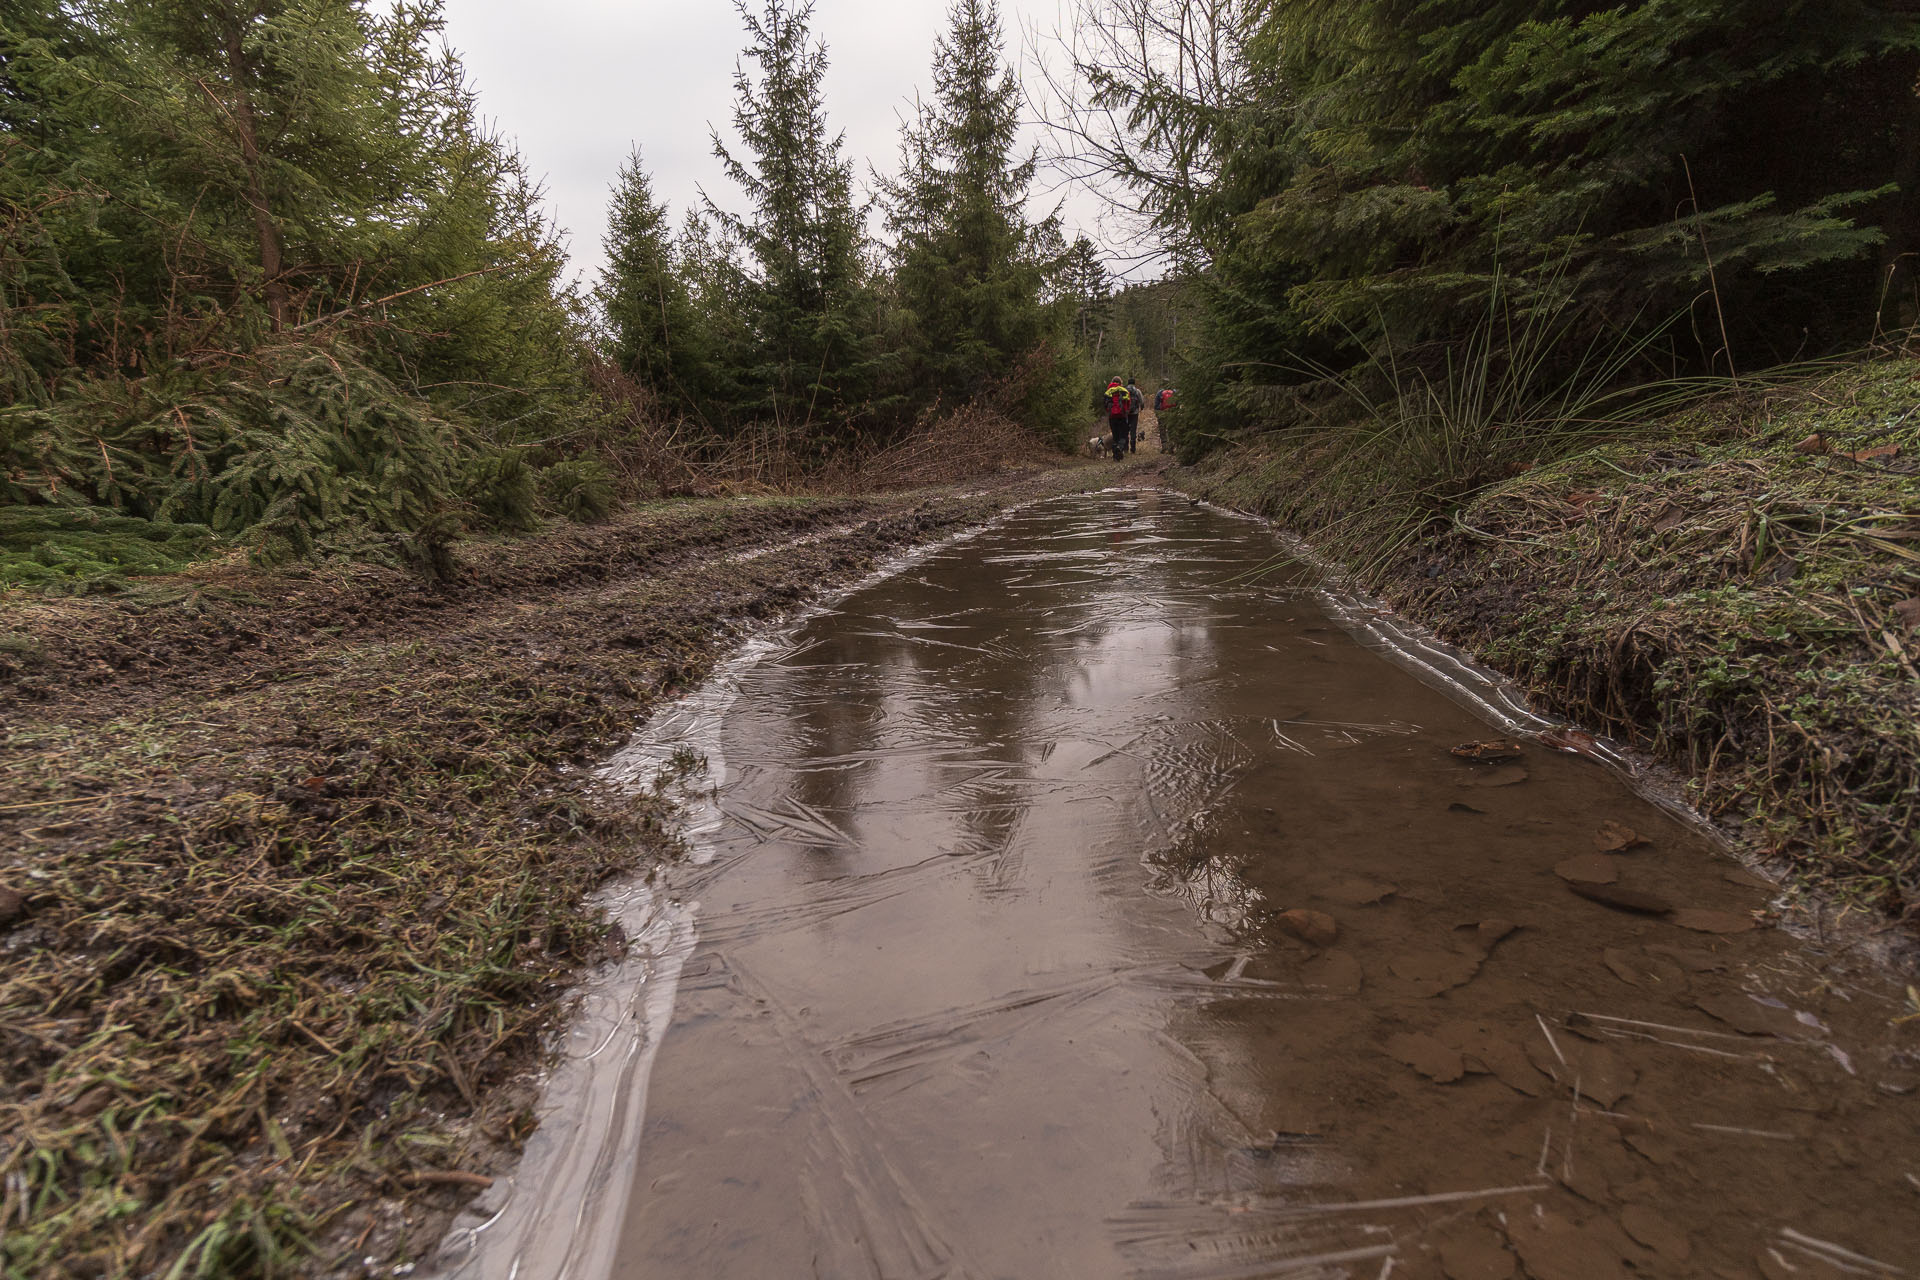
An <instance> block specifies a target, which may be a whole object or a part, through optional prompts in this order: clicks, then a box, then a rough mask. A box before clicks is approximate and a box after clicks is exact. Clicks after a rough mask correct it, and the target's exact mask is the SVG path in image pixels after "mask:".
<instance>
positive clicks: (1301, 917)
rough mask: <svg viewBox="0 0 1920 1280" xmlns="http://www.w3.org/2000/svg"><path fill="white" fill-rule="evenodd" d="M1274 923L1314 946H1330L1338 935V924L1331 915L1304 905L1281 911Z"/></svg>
mask: <svg viewBox="0 0 1920 1280" xmlns="http://www.w3.org/2000/svg"><path fill="white" fill-rule="evenodd" d="M1275 923H1276V924H1278V925H1279V926H1280V927H1281V928H1282V929H1284V930H1285V931H1286V932H1288V933H1290V934H1292V935H1293V936H1294V937H1296V938H1298V939H1300V940H1301V941H1302V942H1310V943H1312V944H1313V945H1314V946H1316V947H1330V946H1332V945H1333V942H1334V939H1336V938H1338V937H1339V936H1340V926H1339V925H1338V924H1336V923H1335V922H1334V919H1333V917H1332V916H1330V915H1328V914H1327V913H1326V912H1324V911H1309V910H1308V909H1306V908H1305V907H1295V908H1294V909H1293V910H1291V911H1282V912H1281V913H1280V915H1279V917H1278V918H1277V919H1276V920H1275Z"/></svg>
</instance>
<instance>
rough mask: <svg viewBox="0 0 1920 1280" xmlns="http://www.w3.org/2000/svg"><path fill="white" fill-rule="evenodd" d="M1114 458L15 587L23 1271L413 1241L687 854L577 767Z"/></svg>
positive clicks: (7, 909)
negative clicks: (438, 541)
mask: <svg viewBox="0 0 1920 1280" xmlns="http://www.w3.org/2000/svg"><path fill="white" fill-rule="evenodd" d="M1112 474H1113V473H1112V472H1111V471H1106V470H1095V469H1087V470H1084V471H1078V472H1065V473H1063V472H1052V473H1044V474H1038V475H1030V476H1028V477H1026V478H1024V479H1019V478H1015V479H1011V480H1001V481H998V482H993V483H990V484H982V485H976V486H974V487H973V491H971V492H963V491H944V492H937V493H922V494H917V495H907V496H890V497H881V498H871V499H810V500H789V499H754V500H734V501H710V502H702V503H686V504H671V505H668V506H665V507H661V508H654V509H650V510H647V511H643V512H639V513H633V514H630V515H628V516H626V517H624V518H622V519H621V520H619V521H617V522H615V523H613V524H610V525H608V526H603V527H600V528H595V529H577V528H575V529H568V530H564V531H561V532H559V533H557V534H555V535H551V536H547V537H544V538H539V539H533V540H527V541H522V542H519V543H514V544H499V545H487V544H470V545H468V546H466V547H464V548H463V549H462V551H461V553H460V569H459V572H458V573H457V574H456V575H455V577H454V578H453V580H451V581H450V582H446V583H441V584H426V583H422V582H419V581H417V580H412V579H408V578H405V577H402V576H400V575H397V574H390V573H386V572H384V571H376V570H366V569H359V570H351V571H344V572H316V573H315V574H314V575H313V576H311V577H306V578H297V577H290V576H268V575H260V574H254V573H249V572H245V571H240V570H232V571H227V572H215V573H211V574H205V575H201V576H199V577H197V578H195V579H192V580H180V581H176V582H171V583H158V584H154V585H151V586H147V587H144V588H143V590H142V591H141V593H140V594H139V595H138V596H136V597H133V598H129V599H125V600H120V601H69V602H38V601H14V602H9V603H8V605H7V606H6V612H5V614H4V616H0V628H4V629H5V630H6V631H7V632H8V633H9V635H8V643H7V645H6V646H5V648H4V650H0V653H4V660H5V667H4V670H0V716H3V717H4V724H5V727H6V730H7V732H6V739H5V746H4V750H3V751H0V848H3V849H4V850H5V852H4V854H0V963H3V964H4V969H3V970H0V1060H4V1062H5V1064H6V1066H5V1072H4V1076H0V1201H3V1203H0V1222H4V1223H6V1224H7V1225H6V1227H5V1228H4V1235H0V1259H4V1263H5V1266H6V1268H7V1274H8V1275H9V1276H13V1275H20V1276H34V1277H36V1278H37V1277H60V1276H74V1277H81V1276H89V1277H91V1276H106V1275H129V1276H144V1275H159V1274H164V1273H166V1272H167V1271H168V1269H169V1268H170V1267H172V1266H173V1265H174V1264H175V1263H176V1262H181V1263H183V1264H184V1266H185V1272H184V1273H185V1274H195V1273H197V1272H199V1271H201V1270H204V1271H205V1272H207V1273H212V1274H232V1275H249V1274H258V1273H264V1272H266V1271H269V1270H273V1269H278V1270H281V1271H288V1270H301V1271H309V1272H312V1271H323V1272H328V1273H333V1274H343V1275H358V1274H363V1273H366V1272H367V1270H368V1268H369V1267H373V1266H384V1265H387V1264H390V1263H392V1262H393V1261H395V1260H397V1259H400V1258H403V1257H406V1256H417V1254H418V1252H419V1251H420V1250H421V1249H422V1248H424V1247H425V1244H426V1243H427V1242H430V1241H431V1240H432V1239H434V1238H436V1237H437V1234H438V1223H439V1222H440V1221H442V1220H443V1219H444V1216H445V1215H446V1214H447V1213H448V1212H450V1211H451V1209H452V1208H453V1207H454V1206H455V1205H457V1204H458V1203H459V1202H460V1201H461V1200H462V1199H464V1198H466V1197H468V1196H470V1195H471V1194H472V1192H473V1190H474V1188H475V1187H476V1186H479V1185H481V1184H483V1183H484V1182H485V1180H486V1178H485V1174H486V1172H487V1171H488V1170H489V1169H491V1168H493V1167H495V1166H496V1165H497V1164H498V1163H499V1162H500V1161H501V1160H502V1159H503V1158H504V1153H506V1152H508V1151H510V1150H511V1149H512V1148H513V1147H514V1146H515V1145H517V1143H518V1142H519V1141H520V1139H521V1138H523V1137H524V1135H525V1133H526V1131H527V1129H528V1128H529V1127H530V1123H531V1121H530V1117H529V1113H528V1112H527V1109H526V1108H527V1104H528V1102H529V1099H530V1097H531V1095H530V1094H529V1092H528V1091H527V1081H528V1080H529V1079H530V1078H531V1075H532V1072H533V1069H534V1068H535V1067H536V1066H537V1064H538V1061H539V1055H540V1046H541V1044H542V1037H543V1036H544V1034H545V1033H546V1031H547V1030H548V1029H549V1028H550V1027H551V1026H552V1025H553V1019H554V1016H555V1014H556V1012H557V1009H558V1002H559V1000H560V999H561V998H562V996H563V995H564V994H565V992H566V991H567V990H568V988H569V986H570V983H571V981H572V979H573V977H574V976H575V975H576V974H577V973H579V972H580V970H581V969H582V968H583V967H584V966H586V965H588V964H590V963H593V962H594V961H596V960H598V959H601V958H604V957H606V956H608V955H612V954H618V953H619V951H620V950H621V949H622V948H623V947H624V945H625V942H624V939H623V938H621V937H620V936H619V934H618V933H617V931H616V932H614V933H612V934H609V932H608V929H607V927H606V925H605V923H604V921H603V920H602V919H601V917H600V916H599V915H598V914H597V913H596V912H594V911H591V910H582V909H581V903H582V901H583V899H585V898H586V896H587V895H588V894H589V893H590V892H591V891H592V890H593V889H594V888H595V887H596V886H597V885H599V884H600V883H601V882H602V881H604V880H605V879H606V877H607V876H608V875H609V874H611V873H612V872H614V871H616V870H619V869H624V868H631V867H633V866H635V865H637V864H640V863H642V862H644V861H645V860H647V859H649V858H658V857H662V856H667V855H669V854H670V853H671V851H672V848H673V841H672V839H671V838H670V837H669V836H667V835H665V834H664V833H663V828H662V820H663V818H664V817H665V815H666V814H667V813H668V812H669V811H670V809H671V804H670V802H669V801H668V800H667V799H666V798H664V797H662V796H661V795H659V794H657V793H653V792H642V793H640V794H615V793H612V792H610V791H608V790H607V789H605V788H602V787H598V786H596V785H594V783H593V780H592V778H591V776H590V775H588V774H587V773H585V772H584V771H581V770H580V769H579V766H581V765H585V764H588V763H591V762H592V761H594V760H596V759H598V758H600V757H601V756H602V755H604V753H605V752H606V751H607V750H610V749H611V748H612V747H613V746H615V745H617V744H618V743H619V742H620V741H621V740H623V739H624V738H625V736H626V735H627V734H628V733H630V732H631V730H632V728H633V727H634V726H635V725H636V724H637V723H639V722H640V720H641V719H643V718H644V716H645V714H646V712H647V711H648V709H649V708H650V707H651V706H653V705H654V704H655V703H656V702H657V701H658V700H659V699H660V698H661V697H663V696H665V695H667V694H669V693H671V692H672V691H674V690H675V689H678V688H680V687H683V686H684V685H686V684H687V683H689V682H692V681H697V680H698V679H699V678H701V676H703V675H704V673H705V672H706V671H707V669H708V668H709V666H710V665H711V663H712V662H713V661H714V659H715V657H716V656H717V655H718V654H719V653H720V652H722V651H723V650H724V649H725V648H726V646H727V645H728V644H729V643H731V641H732V639H733V638H734V637H736V636H738V635H739V634H741V632H742V631H743V630H746V629H749V628H751V627H754V626H756V625H759V623H760V622H761V621H762V620H764V619H768V618H772V617H776V616H778V615H780V614H781V613H783V612H784V611H786V610H789V609H791V608H793V607H794V606H796V605H797V604H799V603H800V602H802V601H804V600H806V599H808V598H810V597H811V596H812V595H814V594H815V593H816V592H818V591H819V590H821V589H822V588H824V587H828V586H831V585H833V584H835V583H840V582H845V581H848V580H850V579H852V578H854V577H857V576H858V575H860V574H861V573H864V572H866V571H868V570H869V569H870V568H871V567H872V565H873V564H874V563H875V562H876V561H877V560H878V559H879V558H881V557H883V556H885V555H887V554H889V553H890V552H892V551H894V550H896V549H898V548H900V547H902V546H906V545H910V544H912V543H915V542H919V541H924V540H926V539H929V538H936V537H939V536H942V535H943V534H945V533H947V532H950V531H952V530H955V529H958V528H962V527H964V526H966V525H968V524H972V523H977V522H978V521H980V520H983V519H986V518H988V517H990V516H991V515H993V514H994V513H995V512H996V511H998V510H1000V509H1001V508H1003V507H1004V506H1005V505H1007V504H1008V503H1011V502H1018V501H1022V500H1025V499H1027V498H1031V497H1034V496H1039V495H1042V494H1046V493H1052V492H1059V491H1062V490H1065V489H1071V488H1075V487H1080V486H1084V485H1086V484H1089V483H1094V484H1097V483H1103V482H1105V481H1106V480H1109V479H1111V478H1112ZM366 1259H371V1262H366V1261H363V1260H366Z"/></svg>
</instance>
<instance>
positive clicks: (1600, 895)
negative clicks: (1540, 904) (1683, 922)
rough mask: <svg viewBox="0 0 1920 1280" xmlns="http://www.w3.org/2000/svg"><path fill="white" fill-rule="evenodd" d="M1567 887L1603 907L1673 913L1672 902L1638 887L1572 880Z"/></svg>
mask: <svg viewBox="0 0 1920 1280" xmlns="http://www.w3.org/2000/svg"><path fill="white" fill-rule="evenodd" d="M1567 888H1569V889H1571V890H1573V891H1574V892H1575V893H1577V894H1579V895H1580V896H1581V897H1583V898H1585V899H1587V900H1588V901H1590V902H1597V903H1599V904H1600V905H1601V906H1603V907H1612V908H1614V909H1615V910H1618V911H1633V912H1638V913H1639V914H1641V915H1648V916H1664V915H1671V914H1672V913H1673V904H1672V903H1671V902H1668V901H1667V900H1666V899H1665V898H1660V897H1656V896H1654V895H1653V894H1651V893H1642V892H1641V891H1640V890H1638V889H1624V888H1621V887H1620V886H1619V885H1615V884H1580V883H1578V882H1576V881H1572V880H1569V881H1568V882H1567Z"/></svg>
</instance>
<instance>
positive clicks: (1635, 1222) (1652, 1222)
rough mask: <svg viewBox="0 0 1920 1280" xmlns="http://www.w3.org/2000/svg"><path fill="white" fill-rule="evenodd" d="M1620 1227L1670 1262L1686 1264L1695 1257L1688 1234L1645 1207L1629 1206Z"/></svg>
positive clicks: (1621, 1219)
mask: <svg viewBox="0 0 1920 1280" xmlns="http://www.w3.org/2000/svg"><path fill="white" fill-rule="evenodd" d="M1620 1227H1621V1229H1622V1230H1624V1231H1625V1232H1626V1233H1627V1234H1628V1235H1630V1236H1632V1237H1633V1238H1634V1239H1635V1240H1637V1241H1639V1242H1640V1243H1641V1244H1643V1245H1645V1246H1647V1248H1649V1249H1651V1250H1653V1251H1654V1252H1655V1253H1657V1254H1659V1255H1660V1256H1661V1258H1663V1259H1665V1260H1666V1261H1668V1262H1685V1261H1686V1260H1687V1259H1688V1258H1691V1257H1692V1256H1693V1242H1692V1241H1691V1240H1688V1239H1687V1233H1686V1232H1684V1231H1682V1230H1681V1229H1680V1228H1679V1227H1677V1226H1675V1225H1674V1224H1673V1222H1672V1221H1670V1220H1669V1219H1667V1218H1665V1217H1663V1216H1661V1215H1660V1214H1659V1213H1656V1212H1655V1211H1654V1210H1652V1209H1649V1208H1647V1207H1646V1206H1645V1205H1640V1204H1636V1205H1631V1206H1629V1207H1628V1208H1627V1211H1626V1212H1625V1213H1622V1214H1621V1215H1620Z"/></svg>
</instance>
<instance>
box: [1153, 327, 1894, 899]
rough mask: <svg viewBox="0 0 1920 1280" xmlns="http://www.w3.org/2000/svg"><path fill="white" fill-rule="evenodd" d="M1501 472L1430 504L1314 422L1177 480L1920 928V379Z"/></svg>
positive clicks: (1756, 389) (1822, 382) (1750, 395)
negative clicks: (1662, 765)
mask: <svg viewBox="0 0 1920 1280" xmlns="http://www.w3.org/2000/svg"><path fill="white" fill-rule="evenodd" d="M1508 470H1509V471H1510V473H1511V474H1509V475H1507V476H1506V478H1504V479H1498V480H1496V481H1494V482H1493V483H1491V484H1487V485H1484V486H1483V487H1480V488H1478V489H1477V490H1475V491H1473V492H1470V493H1467V494H1465V495H1459V494H1442V495H1437V496H1436V495H1435V494H1434V493H1433V491H1432V487H1431V486H1430V485H1429V484H1428V482H1427V477H1425V476H1419V475H1411V474H1396V473H1395V472H1394V469H1393V467H1392V464H1390V463H1385V462H1383V461H1382V455H1381V454H1379V453H1377V452H1370V449H1369V444H1368V442H1367V441H1366V439H1365V438H1364V437H1363V436H1361V435H1359V434H1358V433H1355V434H1352V435H1348V434H1344V433H1341V432H1338V431H1327V432H1324V433H1317V434H1312V435H1307V434H1300V435H1295V436H1292V437H1288V438H1285V439H1284V440H1282V438H1279V437H1272V438H1268V439H1267V440H1266V441H1264V442H1262V441H1260V440H1255V441H1253V442H1250V443H1244V444H1241V445H1238V446H1236V447H1233V448H1231V449H1228V450H1224V451H1222V452H1219V453H1216V454H1215V455H1213V456H1211V457H1210V458H1208V459H1206V460H1204V461H1202V462H1201V463H1200V464H1198V465H1197V466H1194V467H1191V468H1183V469H1179V470H1176V471H1175V472H1173V473H1172V474H1171V476H1170V482H1171V483H1173V484H1175V485H1176V486H1178V487H1180V488H1182V489H1184V490H1186V491H1187V492H1189V493H1192V494H1194V495H1196V496H1199V497H1202V498H1205V499H1207V500H1210V501H1213V502H1217V503H1220V504H1222V505H1224V506H1228V507H1233V508H1237V509H1240V510H1243V511H1248V512H1253V513H1256V514H1259V515H1262V516H1266V517H1269V518H1271V519H1272V520H1274V521H1276V522H1277V523H1279V524H1280V525H1282V526H1284V527H1286V528H1289V529H1291V530H1293V531H1295V532H1297V533H1299V534H1301V535H1303V536H1304V537H1306V538H1307V539H1308V540H1309V541H1310V542H1311V543H1312V544H1313V545H1314V546H1315V547H1316V548H1317V549H1318V550H1319V551H1320V552H1322V553H1323V554H1325V555H1326V556H1327V557H1328V558H1329V559H1330V560H1333V561H1334V562H1336V563H1338V564H1341V565H1343V566H1347V567H1348V568H1349V570H1350V572H1351V573H1352V575H1353V577H1354V578H1355V579H1356V580H1357V581H1358V583H1359V585H1361V586H1363V587H1364V588H1366V589H1367V590H1369V591H1371V592H1373V593H1374V594H1376V595H1378V596H1379V597H1380V598H1382V599H1383V600H1385V601H1386V602H1387V603H1388V604H1390V605H1391V606H1392V607H1394V608H1395V609H1397V610H1399V611H1401V612H1402V613H1404V614H1406V615H1407V616H1409V617H1411V618H1413V619H1415V620H1417V621H1419V622H1421V623H1423V624H1425V625H1426V626H1428V627H1430V628H1431V629H1433V630H1434V631H1435V632H1437V633H1438V634H1439V635H1441V636H1442V637H1443V638H1445V639H1447V640H1449V641H1451V642H1453V643H1455V644H1458V645H1460V646H1462V647H1464V648H1466V649H1469V650H1471V651H1473V652H1474V653H1476V654H1478V655H1479V656H1480V657H1481V658H1483V659H1484V660H1485V661H1486V662H1488V663H1489V664H1491V665H1492V666H1494V667H1496V668H1499V669H1500V670H1502V671H1504V672H1506V673H1507V674H1508V675H1510V676H1512V677H1513V678H1515V679H1516V680H1518V681H1520V682H1522V683H1523V684H1524V685H1526V686H1527V687H1528V688H1529V689H1530V690H1531V692H1532V693H1533V695H1534V697H1535V698H1536V699H1537V701H1538V702H1539V703H1540V704H1541V705H1542V706H1543V707H1546V708H1550V709H1551V710H1552V711H1554V712H1556V713H1558V714H1561V715H1564V716H1566V717H1568V718H1569V719H1572V720H1575V721H1578V722H1580V723H1582V724H1585V725H1588V726H1590V727H1594V728H1599V729H1602V730H1604V731H1605V732H1607V733H1608V734H1610V735H1612V736H1615V737H1617V738H1620V739H1622V740H1625V741H1627V742H1630V743H1632V744H1633V745H1635V746H1636V747H1639V748H1641V749H1644V750H1646V751H1648V752H1650V753H1652V754H1653V755H1655V756H1657V757H1660V758H1662V759H1664V760H1666V761H1668V762H1670V763H1671V764H1673V765H1674V766H1676V767H1677V768H1679V769H1680V770H1682V771H1683V772H1684V773H1685V775H1686V776H1687V777H1688V778H1689V788H1690V790H1691V792H1692V798H1693V800H1694V802H1695V803H1696V804H1697V805H1698V806H1699V807H1700V808H1701V809H1703V810H1704V811H1705V812H1707V813H1709V814H1711V815H1713V816H1715V817H1717V818H1719V819H1722V820H1724V821H1726V822H1728V823H1730V824H1732V825H1735V826H1737V827H1739V828H1740V829H1741V830H1742V832H1743V833H1744V835H1745V836H1746V838H1747V839H1748V840H1750V841H1751V842H1752V843H1753V845H1754V846H1755V847H1756V849H1758V850H1759V851H1760V852H1762V853H1763V854H1766V855H1769V856H1771V857H1774V858H1776V859H1778V860H1780V861H1781V862H1783V863H1785V864H1786V865H1787V866H1788V867H1789V868H1790V872H1791V876H1792V879H1793V881H1794V882H1795V883H1796V884H1797V885H1799V886H1801V887H1803V888H1806V889H1810V890H1813V891H1815V893H1816V894H1817V895H1818V896H1819V897H1820V898H1822V899H1823V900H1825V901H1827V902H1831V903H1837V904H1839V906H1840V909H1841V910H1843V911H1846V912H1849V913H1850V914H1857V913H1859V912H1861V911H1866V912H1870V913H1871V915H1872V916H1873V917H1877V918H1878V919H1880V920H1881V921H1884V922H1898V923H1901V924H1904V925H1905V926H1906V927H1907V929H1912V927H1913V926H1915V925H1916V924H1920V841H1917V840H1916V837H1915V831H1916V830H1920V362H1916V361H1914V360H1910V359H1901V360H1895V361H1886V362H1876V363H1872V364H1863V365H1855V366H1849V367H1846V368H1844V369H1840V370H1837V371H1835V370H1829V371H1828V372H1826V373H1825V374H1824V375H1822V376H1819V377H1816V378H1811V379H1808V380H1805V381H1801V382H1797V383H1794V384H1792V385H1784V386H1768V387H1761V386H1759V385H1757V384H1756V385H1755V386H1753V387H1752V388H1751V389H1747V390H1743V391H1741V392H1739V393H1735V394H1729V395H1726V396H1723V397H1721V398H1719V399H1716V400H1714V401H1713V402H1711V403H1708V404H1705V405H1701V406H1697V407H1695V408H1693V409H1691V410H1689V411H1687V412H1685V413H1683V414H1679V415H1677V416H1675V417H1672V418H1670V419H1667V420H1665V421H1662V422H1659V423H1656V424H1651V425H1649V426H1648V427H1647V428H1646V429H1645V430H1644V431H1636V432H1632V433H1620V434H1616V435H1614V436H1613V437H1612V438H1610V439H1607V440H1604V441H1601V442H1595V441H1594V440H1592V439H1591V438H1590V439H1588V440H1587V441H1586V442H1585V443H1584V445H1582V444H1575V445H1574V446H1572V448H1571V449H1569V450H1564V451H1562V452H1561V454H1560V455H1559V456H1543V457H1541V458H1539V459H1538V460H1535V461H1531V462H1523V463H1520V464H1517V465H1515V466H1512V467H1510V468H1508Z"/></svg>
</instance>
